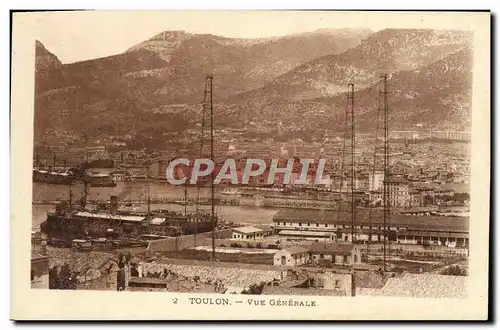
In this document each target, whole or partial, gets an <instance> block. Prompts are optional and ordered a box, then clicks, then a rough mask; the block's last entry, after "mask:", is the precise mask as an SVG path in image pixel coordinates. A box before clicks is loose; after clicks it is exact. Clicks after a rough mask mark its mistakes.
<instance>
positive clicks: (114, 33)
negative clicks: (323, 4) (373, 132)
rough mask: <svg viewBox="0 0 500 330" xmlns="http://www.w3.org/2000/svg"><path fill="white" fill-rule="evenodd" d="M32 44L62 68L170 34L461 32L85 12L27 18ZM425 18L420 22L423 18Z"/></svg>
mask: <svg viewBox="0 0 500 330" xmlns="http://www.w3.org/2000/svg"><path fill="white" fill-rule="evenodd" d="M25 15H30V24H32V27H31V29H32V31H33V34H34V35H35V37H36V39H38V40H39V41H41V42H42V43H43V44H44V45H45V47H46V48H47V49H48V50H49V51H50V52H52V53H54V54H55V55H56V56H57V57H58V58H59V60H61V61H62V62H63V63H72V62H77V61H82V60H88V59H93V58H98V57H104V56H110V55H115V54H119V53H122V52H124V51H125V50H127V49H128V48H130V47H131V46H133V45H136V44H138V43H140V42H142V41H145V40H147V39H149V38H151V37H152V36H154V35H156V34H158V33H160V32H163V31H172V30H184V31H186V32H190V33H204V34H213V35H220V36H225V37H233V38H266V37H278V36H284V35H289V34H295V33H304V32H311V31H315V30H319V29H337V28H367V29H371V30H373V31H378V30H381V29H385V28H402V27H404V28H429V27H433V28H434V27H438V26H439V25H441V26H444V27H446V28H454V25H456V26H458V27H459V28H461V27H463V24H460V19H458V17H453V15H450V16H446V15H439V16H433V15H432V13H425V17H424V16H422V15H423V14H422V13H418V12H413V13H411V12H333V11H86V12H82V11H80V12H45V13H43V12H40V13H29V14H25ZM424 18H425V19H424Z"/></svg>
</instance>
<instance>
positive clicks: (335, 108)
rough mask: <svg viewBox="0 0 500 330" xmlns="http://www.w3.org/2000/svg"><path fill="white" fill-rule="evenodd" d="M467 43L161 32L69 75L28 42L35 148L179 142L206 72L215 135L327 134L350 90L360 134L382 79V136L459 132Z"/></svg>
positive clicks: (410, 35) (412, 34) (373, 36)
mask: <svg viewBox="0 0 500 330" xmlns="http://www.w3.org/2000/svg"><path fill="white" fill-rule="evenodd" d="M470 39H471V36H470V35H469V34H467V33H464V32H459V31H431V30H392V29H388V30H382V31H379V32H376V33H371V31H368V30H349V29H340V30H319V31H314V32H311V33H303V34H298V35H290V36H286V37H280V38H267V39H232V38H225V37H220V36H213V35H208V34H189V33H186V32H183V31H167V32H162V33H160V34H158V35H156V36H153V37H152V38H150V39H148V40H146V41H144V42H142V43H139V44H137V45H135V46H133V47H131V48H129V49H128V50H126V51H125V52H124V53H121V54H118V55H113V56H108V57H104V58H98V59H93V60H89V61H83V62H77V63H72V64H61V62H60V61H59V60H58V59H57V57H56V55H54V54H53V53H51V52H50V51H49V50H47V49H46V48H45V47H44V46H43V45H42V44H41V43H39V42H37V44H36V82H35V83H36V98H35V142H36V143H39V144H51V143H54V142H57V141H61V140H64V141H68V142H70V143H71V142H73V143H86V142H89V141H92V142H94V143H106V141H116V139H117V138H118V137H119V139H121V141H123V142H126V143H127V144H131V143H143V142H144V141H146V142H144V143H147V144H153V145H162V144H164V143H175V141H172V138H173V135H172V134H176V135H175V136H176V139H180V140H182V139H184V138H186V137H185V136H184V135H183V134H184V132H185V131H186V129H187V128H194V127H195V125H196V124H197V123H198V122H199V120H198V119H199V116H198V115H199V113H200V111H201V99H202V97H203V85H204V76H205V74H206V73H208V72H211V73H213V74H214V76H215V79H214V101H215V103H216V121H217V123H218V125H219V126H220V127H224V126H239V127H243V126H245V125H247V123H248V122H249V120H252V121H253V122H255V123H257V124H259V123H260V125H261V127H267V126H266V125H271V126H273V125H275V124H276V123H277V122H280V121H283V122H284V123H288V124H290V125H292V126H296V127H297V128H298V129H299V128H300V129H309V130H318V129H325V128H328V129H339V127H341V126H339V125H341V123H342V122H343V111H344V104H345V94H344V92H345V89H346V86H347V83H349V82H351V81H352V80H353V79H354V83H355V86H356V109H357V112H358V115H359V117H358V119H359V126H360V130H365V129H368V130H369V129H372V126H373V123H374V120H375V119H374V116H375V114H376V112H375V111H374V110H375V107H374V105H375V104H376V99H377V86H376V83H377V80H378V79H379V76H380V74H381V73H388V74H390V79H389V86H391V94H390V101H391V104H390V106H391V110H392V111H391V116H392V119H391V120H393V121H394V123H395V125H393V127H396V126H397V125H403V126H404V125H408V124H409V123H411V122H412V121H416V120H419V121H422V120H423V121H426V122H429V123H432V124H433V125H436V126H441V127H442V126H447V125H451V126H453V125H456V124H458V125H466V124H467V120H468V117H469V113H470V112H469V111H470V90H469V85H470V83H469V82H470V79H471V68H470V57H471V50H470ZM396 119H397V121H396ZM365 123H366V124H365ZM183 136H184V137H183ZM134 141H135V142H134Z"/></svg>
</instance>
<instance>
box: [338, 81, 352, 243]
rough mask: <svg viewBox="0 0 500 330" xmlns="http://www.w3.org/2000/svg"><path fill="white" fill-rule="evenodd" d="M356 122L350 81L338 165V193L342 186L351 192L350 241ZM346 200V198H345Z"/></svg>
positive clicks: (347, 191) (347, 192) (339, 206)
mask: <svg viewBox="0 0 500 330" xmlns="http://www.w3.org/2000/svg"><path fill="white" fill-rule="evenodd" d="M355 135H356V122H355V118H354V84H353V83H350V84H348V85H347V104H346V108H345V122H344V141H343V147H342V153H341V154H342V156H341V157H342V160H341V166H340V179H339V185H340V187H339V194H340V196H341V197H342V193H343V187H345V188H346V189H345V195H346V196H348V194H349V192H350V194H351V201H350V204H351V207H350V211H347V210H346V211H347V212H349V213H351V241H353V242H354V240H355V230H354V227H355V223H356V197H355V185H356V163H355V151H356V147H355V145H356V140H355ZM346 200H348V198H346ZM341 205H342V198H341V199H340V202H339V204H338V206H337V225H338V224H339V223H340V218H341V216H342V206H341Z"/></svg>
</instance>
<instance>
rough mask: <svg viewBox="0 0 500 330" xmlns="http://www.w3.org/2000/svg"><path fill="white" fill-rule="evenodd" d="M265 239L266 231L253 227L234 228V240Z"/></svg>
mask: <svg viewBox="0 0 500 330" xmlns="http://www.w3.org/2000/svg"><path fill="white" fill-rule="evenodd" d="M262 237H264V231H263V230H262V229H260V228H255V227H251V226H245V227H239V228H233V235H232V238H233V239H251V240H255V239H259V238H262Z"/></svg>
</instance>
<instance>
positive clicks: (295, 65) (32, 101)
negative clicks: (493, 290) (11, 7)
mask: <svg viewBox="0 0 500 330" xmlns="http://www.w3.org/2000/svg"><path fill="white" fill-rule="evenodd" d="M490 20H491V17H490V13H489V12H418V11H413V12H404V11H401V12H384V11H380V12H377V11H375V12H374V11H370V12H368V11H367V12H363V11H358V12H351V11H338V12H335V11H74V12H57V11H53V12H50V11H48V12H23V13H21V12H17V13H14V14H13V25H12V71H11V72H12V77H11V79H12V80H11V81H12V93H11V98H12V103H11V104H12V108H11V127H12V135H11V150H12V153H11V168H12V171H11V180H12V181H11V182H12V185H11V198H12V199H11V200H12V202H11V205H12V213H11V219H10V222H11V318H12V319H14V320H90V319H91V320H485V319H487V318H488V255H489V250H488V245H489V241H488V237H489V169H490V165H489V158H490V155H489V150H490V148H489V143H490V142H489V139H490V132H489V127H490V86H489V79H490V78H489V74H490ZM28 273H29V274H30V278H29V279H28Z"/></svg>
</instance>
